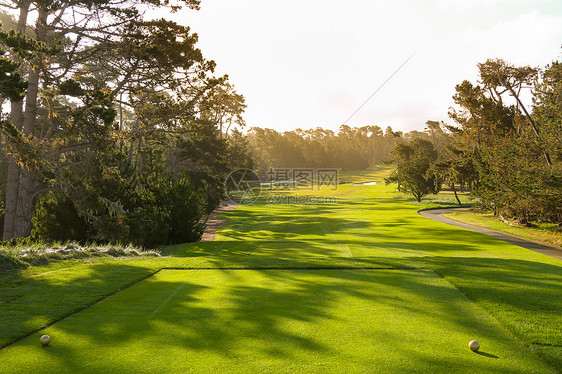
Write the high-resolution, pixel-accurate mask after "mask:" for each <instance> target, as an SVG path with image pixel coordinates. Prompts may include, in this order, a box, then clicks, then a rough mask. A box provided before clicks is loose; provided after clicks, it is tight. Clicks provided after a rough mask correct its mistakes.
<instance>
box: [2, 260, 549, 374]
mask: <svg viewBox="0 0 562 374" xmlns="http://www.w3.org/2000/svg"><path fill="white" fill-rule="evenodd" d="M42 333H47V334H50V335H51V336H52V337H53V341H52V344H51V345H50V346H49V347H47V348H42V347H40V346H39V345H38V344H37V339H38V337H39V335H40V334H35V335H33V336H31V337H30V338H29V339H25V340H23V341H21V342H18V343H17V344H15V345H13V346H12V347H10V349H9V350H8V351H7V352H6V354H5V355H3V357H2V358H3V360H8V361H10V362H12V363H13V366H12V368H13V369H15V370H14V371H13V372H22V371H24V372H25V371H29V372H31V371H33V370H34V369H36V368H39V367H41V370H42V371H50V372H73V373H77V372H84V371H86V372H100V373H101V372H111V371H115V370H118V371H123V372H146V373H148V372H159V371H160V370H161V369H162V368H166V367H170V363H171V362H173V363H174V365H173V369H174V371H176V372H187V371H189V372H200V373H208V372H213V371H214V372H230V373H231V372H243V373H247V372H270V373H277V372H295V371H302V370H304V371H307V372H326V371H330V372H360V371H361V372H362V371H378V372H385V373H403V372H435V371H443V370H444V368H449V369H450V370H449V371H448V372H469V371H475V372H487V373H514V372H516V371H514V370H513V369H514V368H517V369H518V372H521V373H523V372H531V371H533V372H536V373H548V372H552V371H551V370H549V369H548V368H547V367H545V366H544V365H543V364H542V363H541V362H540V361H539V360H538V359H537V358H536V357H534V356H533V355H532V354H531V353H530V352H527V351H526V350H525V349H524V347H523V346H522V345H521V344H519V343H518V342H517V341H516V340H515V339H514V338H513V337H512V336H511V335H510V334H509V333H508V332H507V331H506V330H505V329H504V328H503V327H502V326H501V325H500V324H499V323H498V322H497V321H496V320H494V319H493V318H492V317H491V316H490V315H488V314H487V313H483V310H482V309H480V308H479V307H478V306H477V305H476V304H474V303H472V302H471V301H470V300H469V299H467V298H466V297H465V296H464V295H462V294H461V293H460V292H459V291H458V290H456V289H455V288H454V287H452V286H451V285H450V284H449V283H448V282H446V281H444V280H443V279H442V278H440V277H439V276H437V275H436V274H435V273H433V272H431V271H404V270H341V269H339V270H265V271H264V270H164V271H161V272H159V273H158V274H157V275H155V276H153V277H151V278H149V279H147V280H145V281H143V282H141V283H138V284H136V285H135V286H133V287H131V288H129V289H127V290H125V291H123V292H121V293H119V294H118V295H116V296H113V297H111V298H109V299H107V300H105V301H103V302H100V303H99V304H96V305H95V306H94V307H92V308H90V309H88V310H85V311H83V312H81V313H80V314H77V315H75V316H73V317H71V318H68V319H66V320H64V321H62V322H60V323H57V324H56V325H54V326H52V327H49V328H48V329H46V330H45V331H43V332H41V334H42ZM475 337H478V338H479V339H480V342H481V344H482V346H483V347H485V348H483V350H482V352H481V354H473V353H472V352H470V351H469V350H468V349H467V343H468V341H470V340H471V339H472V338H475ZM8 369H9V368H8ZM4 372H5V373H6V372H10V370H7V371H4Z"/></svg>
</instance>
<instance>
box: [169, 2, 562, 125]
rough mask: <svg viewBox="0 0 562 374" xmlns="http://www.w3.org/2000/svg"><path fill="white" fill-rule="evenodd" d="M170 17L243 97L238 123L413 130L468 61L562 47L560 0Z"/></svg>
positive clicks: (247, 9)
mask: <svg viewBox="0 0 562 374" xmlns="http://www.w3.org/2000/svg"><path fill="white" fill-rule="evenodd" d="M173 18H174V19H175V20H176V21H178V22H180V23H182V24H185V25H188V26H190V27H191V28H192V30H193V31H194V32H196V33H197V34H199V48H200V49H201V50H202V51H203V54H204V55H205V56H206V57H207V58H208V59H212V60H215V61H216V62H217V64H218V73H220V74H224V73H226V74H228V75H229V76H230V79H231V83H233V84H234V85H235V86H236V88H237V90H238V92H239V93H241V94H243V95H244V96H245V97H246V102H247V104H248V109H247V111H246V115H245V119H246V122H247V124H248V127H251V126H260V127H269V128H274V129H276V130H280V131H284V130H291V129H295V128H299V127H300V128H313V127H317V126H321V127H325V128H330V129H333V130H336V129H337V128H338V127H339V126H340V125H341V124H343V122H345V121H346V119H347V118H348V117H349V116H350V115H351V114H352V113H353V112H354V111H355V110H356V109H357V108H358V107H359V106H360V105H361V104H362V103H363V102H364V101H365V100H366V99H367V98H368V97H369V96H370V95H371V94H373V92H374V91H375V90H376V89H377V88H378V87H379V86H380V85H381V84H382V83H383V82H384V81H385V80H386V79H387V78H388V77H389V76H390V75H391V74H392V73H393V72H395V71H396V69H397V68H398V67H399V66H400V65H401V64H402V63H403V62H404V61H405V60H406V59H407V58H408V57H409V56H411V55H412V54H414V53H415V54H414V56H413V57H412V58H411V60H410V61H409V62H408V63H407V64H406V65H404V67H403V68H402V69H401V70H400V71H399V72H398V73H397V74H396V75H395V76H394V77H393V78H392V79H391V80H390V81H389V82H388V83H387V84H386V85H385V86H384V87H383V88H382V89H381V90H380V91H379V92H378V93H377V94H376V95H375V96H374V97H373V98H372V99H371V100H370V101H369V102H368V103H367V104H366V105H365V106H364V107H363V108H362V110H361V111H359V112H358V113H357V114H356V115H355V116H354V117H353V118H352V119H351V120H350V121H349V122H348V123H347V124H348V125H350V126H362V125H367V124H376V125H379V126H381V127H386V126H387V125H390V126H392V128H393V129H394V130H403V131H409V130H412V129H418V130H421V129H423V127H424V126H425V125H424V123H425V121H426V120H428V119H431V120H444V121H446V122H451V121H450V120H449V119H448V116H447V112H448V109H449V107H450V106H452V105H453V101H452V99H451V96H452V95H453V93H454V87H455V85H456V84H458V83H460V82H462V81H463V80H464V79H469V80H472V81H475V80H476V78H477V68H476V63H477V62H483V61H485V60H486V59H487V58H503V59H505V60H507V61H509V62H511V63H513V64H517V65H532V66H544V65H546V64H548V63H550V62H551V61H553V60H557V59H560V57H561V56H562V54H561V52H562V49H561V45H562V1H560V0H544V1H540V0H539V1H527V0H462V1H456V0H385V1H375V0H345V1H343V0H202V2H201V10H200V11H192V10H184V11H181V12H180V13H179V14H176V15H174V16H173Z"/></svg>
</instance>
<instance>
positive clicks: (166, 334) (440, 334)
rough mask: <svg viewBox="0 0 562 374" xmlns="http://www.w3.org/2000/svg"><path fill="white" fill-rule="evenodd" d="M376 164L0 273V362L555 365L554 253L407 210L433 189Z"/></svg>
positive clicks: (189, 367)
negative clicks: (216, 226) (72, 257)
mask: <svg viewBox="0 0 562 374" xmlns="http://www.w3.org/2000/svg"><path fill="white" fill-rule="evenodd" d="M386 173H387V170H384V169H381V170H374V171H370V172H365V173H361V174H357V175H355V176H350V175H346V176H344V177H345V178H346V179H347V180H346V181H349V182H366V181H367V182H368V181H378V182H379V183H378V184H377V185H364V186H354V185H352V184H344V185H340V186H338V188H337V189H336V190H330V189H328V190H322V191H303V190H297V191H294V192H293V193H294V194H298V195H302V196H307V194H308V195H320V196H331V197H335V198H336V199H337V201H333V202H330V203H326V204H314V205H312V204H311V205H306V204H304V205H302V204H301V205H299V204H293V205H287V204H268V203H267V194H266V195H264V196H262V198H260V199H259V200H258V201H257V202H256V203H255V204H253V205H248V206H241V207H239V208H238V209H236V210H234V211H230V212H228V213H226V214H225V215H224V217H225V218H227V221H228V224H227V225H226V226H225V227H224V228H222V229H221V230H220V231H218V232H217V237H216V240H215V241H213V242H207V243H190V244H184V245H178V246H174V247H171V248H169V249H168V250H167V254H168V255H169V257H162V258H154V259H145V258H143V259H137V260H131V259H115V260H111V259H88V260H84V261H77V262H67V263H55V264H52V265H49V266H46V267H44V268H39V267H37V268H29V269H27V270H25V271H22V272H12V273H7V274H0V347H5V348H2V349H0V373H12V372H13V373H37V372H52V373H65V372H66V373H74V372H80V371H82V372H92V373H98V372H104V373H105V372H118V373H122V372H124V373H128V372H131V373H144V372H172V373H175V372H180V373H184V372H201V373H207V372H217V373H224V372H241V373H242V372H243V373H253V372H287V373H293V372H322V373H324V372H330V373H331V372H351V373H355V372H375V373H393V372H397V373H412V372H416V373H431V372H434V373H453V372H461V373H467V372H475V373H494V372H502V373H532V372H535V373H556V372H560V370H558V371H557V368H562V313H560V311H561V310H562V266H561V264H562V262H561V261H559V260H557V259H554V258H551V257H547V256H545V255H542V254H539V253H535V252H532V251H529V250H526V249H523V248H521V247H517V246H514V245H511V244H509V243H506V242H503V241H499V240H497V239H494V238H491V237H488V236H485V235H482V234H478V233H474V232H471V231H468V230H463V229H459V228H455V227H452V226H448V225H445V224H441V223H439V222H435V221H432V220H429V219H426V218H424V217H421V216H420V215H419V214H417V211H418V210H419V209H421V208H427V207H431V206H436V205H439V204H441V203H442V202H437V203H436V202H435V201H429V200H427V201H426V202H424V203H422V204H418V203H416V202H415V201H413V200H411V199H408V198H407V197H405V196H404V195H402V194H400V193H399V192H397V191H396V189H395V186H385V185H384V183H380V182H381V180H382V178H383V177H384V175H385V174H386ZM438 198H439V199H443V198H442V197H438ZM450 199H451V201H452V197H450ZM163 268H164V270H160V269H163ZM172 268H173V269H172ZM365 269H368V270H365ZM159 270H160V271H159ZM130 285H132V286H131V287H129V288H127V287H128V286H130ZM100 300H102V301H101V302H99V303H96V302H97V301H100ZM72 313H74V314H72ZM69 315H70V316H69ZM66 316H69V317H68V318H65V317H66ZM63 318H64V319H63ZM54 322H56V323H54ZM52 323H54V324H52ZM46 324H52V325H51V326H49V327H47V328H45V329H43V330H40V329H42V328H43V327H44V326H45V325H46ZM44 333H47V334H50V335H51V336H52V338H53V340H52V343H51V346H49V347H47V348H42V347H41V346H40V345H39V336H40V335H42V334H44ZM28 334H32V335H31V336H29V337H27V338H24V339H21V338H23V337H24V336H26V335H28ZM472 339H476V340H478V341H480V343H481V344H482V353H481V354H476V353H472V352H471V351H470V350H469V349H468V347H467V345H468V342H469V341H470V340H472ZM12 342H15V343H14V344H12V345H7V344H9V343H12ZM6 345H7V346H6Z"/></svg>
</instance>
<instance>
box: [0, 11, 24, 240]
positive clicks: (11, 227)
mask: <svg viewBox="0 0 562 374" xmlns="http://www.w3.org/2000/svg"><path fill="white" fill-rule="evenodd" d="M28 13H29V2H22V3H21V4H20V14H19V18H18V26H17V30H16V31H19V32H25V29H26V27H27V16H28ZM14 59H15V60H16V61H17V62H21V60H20V59H19V58H17V57H15V58H14ZM21 73H22V76H25V71H24V69H23V65H22V71H21ZM10 120H11V121H12V123H13V124H14V125H15V126H16V128H17V129H18V130H21V129H22V128H23V123H22V122H23V100H20V101H18V102H12V103H11V111H10ZM6 147H7V148H9V144H6ZM6 151H10V150H9V149H6ZM7 162H8V170H7V178H6V205H5V210H4V227H3V235H2V239H3V240H10V239H12V238H13V237H15V223H16V212H17V205H18V192H19V180H20V168H19V166H18V165H17V164H16V160H15V158H14V157H12V156H10V155H8V156H7Z"/></svg>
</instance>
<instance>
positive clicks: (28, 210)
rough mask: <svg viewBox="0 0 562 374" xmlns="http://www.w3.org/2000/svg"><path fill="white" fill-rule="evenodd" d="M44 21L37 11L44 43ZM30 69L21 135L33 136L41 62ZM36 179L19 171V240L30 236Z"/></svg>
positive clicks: (39, 34)
mask: <svg viewBox="0 0 562 374" xmlns="http://www.w3.org/2000/svg"><path fill="white" fill-rule="evenodd" d="M46 21H47V12H45V11H44V10H41V9H40V10H39V15H38V18H37V25H36V32H37V40H38V41H42V42H45V41H46V35H45V34H46V28H45V26H46ZM31 65H32V68H31V69H30V70H29V76H28V83H29V85H28V88H27V95H26V97H25V113H24V115H23V128H22V130H23V133H24V134H25V135H31V134H33V131H34V130H35V122H36V117H37V97H38V94H39V78H40V76H39V72H40V69H41V60H40V58H39V57H35V58H34V59H33V61H32V62H31ZM35 182H36V178H35V175H34V174H33V172H32V171H30V170H22V171H20V178H19V191H18V200H17V207H16V217H15V223H14V235H15V237H18V238H21V237H25V236H29V235H30V234H31V217H32V215H33V196H34V193H35V189H36V186H35Z"/></svg>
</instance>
